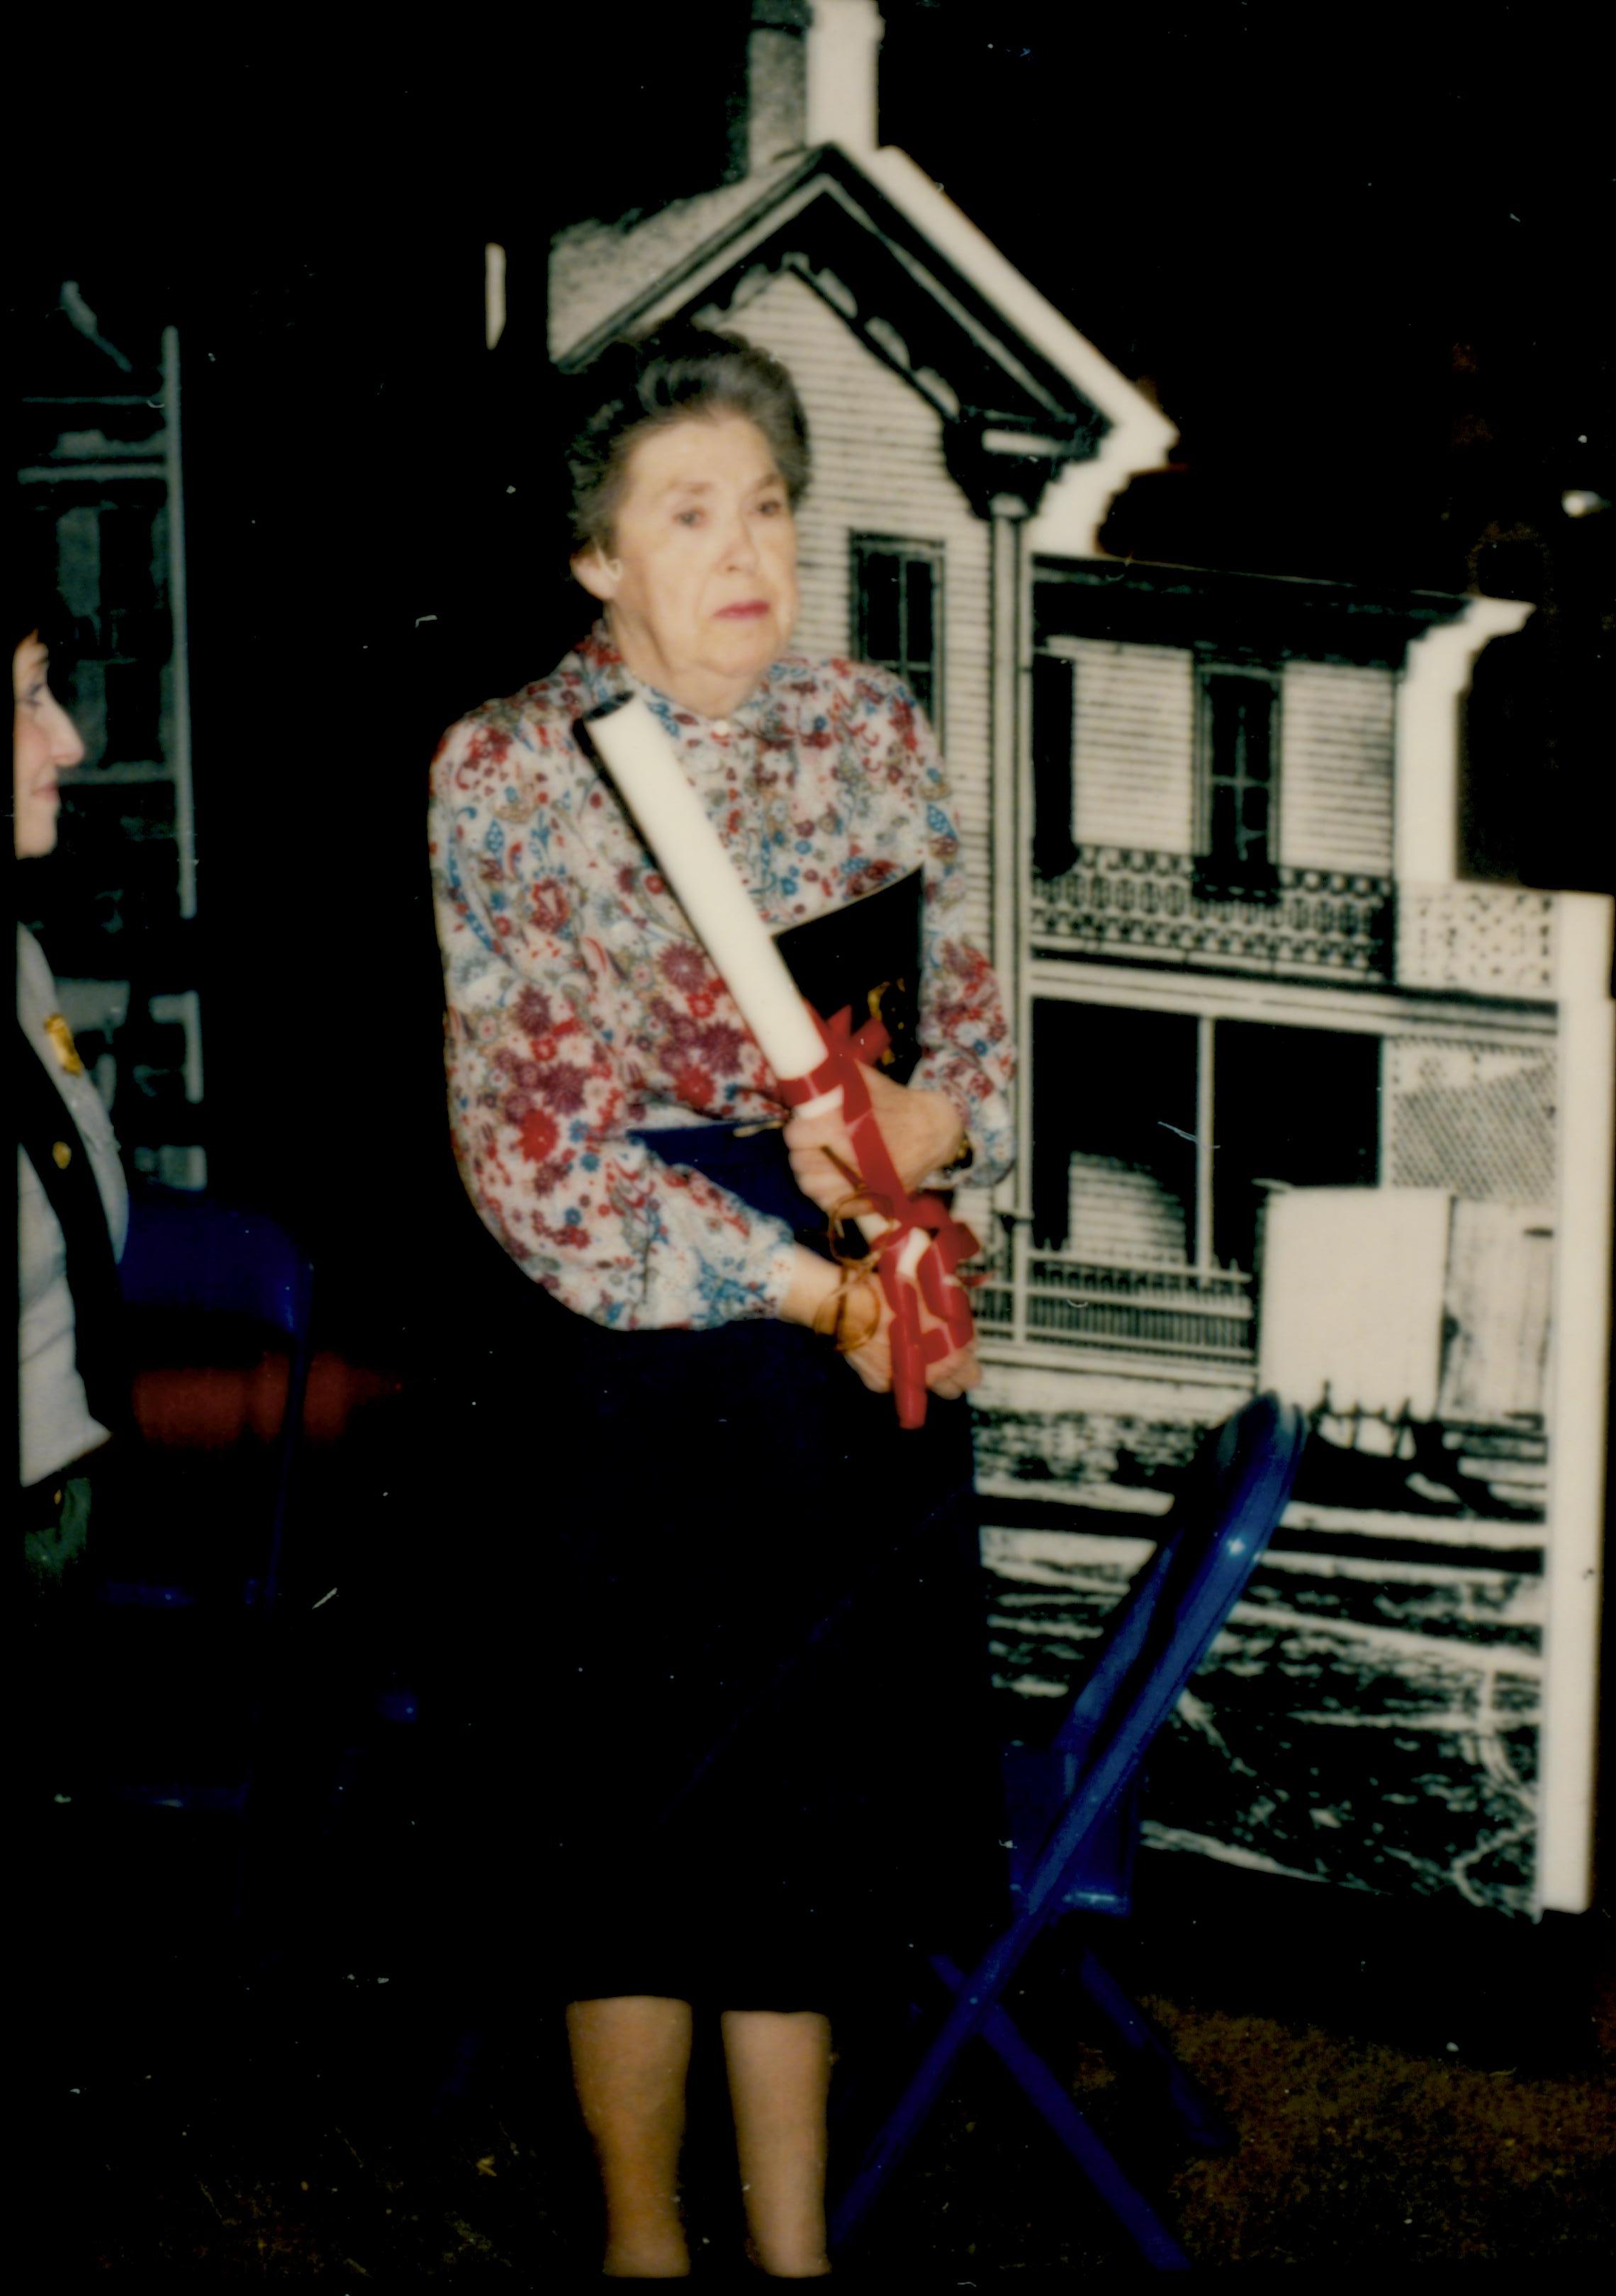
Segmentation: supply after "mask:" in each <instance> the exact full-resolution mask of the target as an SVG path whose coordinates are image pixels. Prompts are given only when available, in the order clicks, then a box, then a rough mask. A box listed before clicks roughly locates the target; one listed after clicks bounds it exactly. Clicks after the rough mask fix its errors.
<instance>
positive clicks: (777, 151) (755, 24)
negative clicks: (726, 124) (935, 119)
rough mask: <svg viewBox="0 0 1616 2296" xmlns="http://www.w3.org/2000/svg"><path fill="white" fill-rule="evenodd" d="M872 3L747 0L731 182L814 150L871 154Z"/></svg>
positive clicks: (877, 18) (876, 35)
mask: <svg viewBox="0 0 1616 2296" xmlns="http://www.w3.org/2000/svg"><path fill="white" fill-rule="evenodd" d="M881 35H882V21H881V12H880V10H879V9H878V8H877V7H876V5H875V0H752V9H751V27H750V29H749V31H748V34H747V43H746V92H745V94H744V96H743V97H742V100H741V102H740V105H739V106H738V108H737V113H736V116H735V117H734V119H732V122H731V132H730V168H731V180H732V182H733V181H734V179H735V177H737V176H742V175H752V174H755V173H757V172H758V171H759V169H760V168H767V167H770V166H772V165H773V164H774V162H775V160H782V159H784V158H785V157H786V156H787V154H788V153H790V152H802V151H806V150H808V148H809V147H810V146H811V145H813V144H816V143H840V144H841V146H842V147H843V148H844V150H846V151H849V152H855V153H857V152H873V151H874V149H875V69H876V57H877V54H878V53H879V51H880V47H881Z"/></svg>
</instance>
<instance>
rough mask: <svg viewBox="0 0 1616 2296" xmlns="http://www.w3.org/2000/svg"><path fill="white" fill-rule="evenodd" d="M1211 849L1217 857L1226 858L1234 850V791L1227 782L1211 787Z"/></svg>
mask: <svg viewBox="0 0 1616 2296" xmlns="http://www.w3.org/2000/svg"><path fill="white" fill-rule="evenodd" d="M1211 828H1212V851H1213V854H1214V855H1215V856H1216V857H1218V859H1219V860H1224V859H1227V858H1228V857H1229V856H1230V855H1232V854H1233V853H1234V851H1235V792H1234V791H1233V790H1232V789H1231V788H1230V786H1229V784H1228V783H1227V782H1218V783H1214V785H1213V789H1212V821H1211Z"/></svg>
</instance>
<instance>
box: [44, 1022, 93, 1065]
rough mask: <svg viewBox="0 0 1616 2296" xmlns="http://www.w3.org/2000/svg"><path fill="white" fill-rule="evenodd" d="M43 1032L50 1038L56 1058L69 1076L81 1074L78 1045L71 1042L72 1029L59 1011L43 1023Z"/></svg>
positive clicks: (81, 1063) (82, 1063)
mask: <svg viewBox="0 0 1616 2296" xmlns="http://www.w3.org/2000/svg"><path fill="white" fill-rule="evenodd" d="M45 1035H46V1036H47V1037H49V1038H50V1040H51V1046H52V1049H53V1051H54V1053H55V1054H56V1058H57V1059H58V1060H59V1061H60V1062H61V1063H62V1067H63V1068H64V1069H65V1070H67V1072H68V1074H69V1075H70V1076H82V1075H83V1074H84V1062H82V1061H81V1060H80V1059H79V1057H78V1046H77V1045H76V1044H75V1043H74V1042H73V1031H72V1030H71V1029H70V1028H69V1026H68V1024H67V1022H66V1021H64V1020H63V1018H62V1014H61V1013H52V1015H51V1017H50V1019H49V1020H48V1021H46V1022H45Z"/></svg>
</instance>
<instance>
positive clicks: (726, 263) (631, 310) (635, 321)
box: [551, 145, 1170, 516]
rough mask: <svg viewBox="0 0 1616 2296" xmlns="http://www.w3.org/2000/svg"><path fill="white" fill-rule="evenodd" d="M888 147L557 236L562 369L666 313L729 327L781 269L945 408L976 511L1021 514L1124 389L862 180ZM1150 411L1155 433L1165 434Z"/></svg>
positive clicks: (791, 168)
mask: <svg viewBox="0 0 1616 2296" xmlns="http://www.w3.org/2000/svg"><path fill="white" fill-rule="evenodd" d="M889 160H890V161H899V162H902V165H903V167H904V168H907V167H908V164H909V163H907V162H906V161H903V155H902V154H900V153H887V152H882V153H877V154H874V155H873V156H872V159H871V161H870V165H869V166H868V167H865V166H863V165H861V164H860V163H859V162H857V161H856V160H853V159H852V158H850V157H849V155H848V154H847V153H846V152H843V151H841V150H840V149H839V148H838V147H836V146H835V145H824V146H822V147H820V148H819V149H817V150H816V151H813V152H807V153H804V154H800V155H798V156H797V157H796V158H795V159H792V158H790V157H788V158H786V159H784V160H780V161H777V162H775V165H774V167H773V168H770V169H769V170H767V171H766V172H765V174H764V175H762V176H750V177H748V178H746V179H745V181H744V182H743V183H742V184H730V185H726V186H725V187H723V188H722V189H720V190H719V191H717V192H712V193H705V194H703V195H702V196H701V197H700V198H697V199H694V200H689V201H679V202H676V203H675V204H674V205H673V206H671V207H669V208H667V209H661V210H659V212H658V213H657V214H656V215H655V216H653V217H646V218H637V219H635V220H633V221H632V222H631V223H630V224H629V225H628V226H627V227H625V226H623V225H616V226H603V225H583V226H580V227H579V228H578V230H576V231H574V232H570V233H567V234H562V238H561V239H559V240H558V241H557V242H556V246H555V249H554V257H553V266H552V283H551V348H552V356H553V357H554V359H555V361H556V364H557V365H559V366H561V367H562V369H563V370H564V371H568V372H576V371H578V370H579V369H582V368H585V367H587V366H588V365H590V364H591V362H592V361H593V360H594V359H595V357H597V356H598V355H599V353H600V352H601V351H602V350H603V348H604V347H605V345H606V344H607V343H608V342H609V341H610V340H612V339H613V338H614V337H615V336H620V335H623V334H631V333H635V332H642V331H647V330H649V329H651V328H652V327H655V326H658V325H661V324H666V323H667V322H669V320H672V319H675V318H692V319H696V320H698V321H700V322H701V323H703V324H709V325H720V324H744V320H743V318H742V314H743V312H744V310H745V308H746V307H747V305H748V303H749V302H750V301H751V299H752V297H753V296H754V295H755V293H756V292H757V291H758V289H759V286H760V285H761V284H762V283H764V282H765V281H767V279H769V278H771V277H774V276H776V275H780V274H781V273H783V272H786V271H791V272H794V273H795V274H796V275H798V276H799V277H800V278H802V279H804V280H806V281H807V282H808V284H809V285H810V286H811V287H812V288H813V290H814V291H815V292H816V294H817V295H819V296H820V297H821V299H823V300H824V302H825V303H826V304H827V306H828V307H830V308H831V309H833V311H835V313H836V314H837V316H838V317H839V318H840V320H841V322H842V324H844V325H845V326H846V327H847V328H848V329H849V331H850V332H852V333H853V334H855V335H856V336H857V338H858V340H860V341H861V342H862V343H863V344H864V345H865V348H867V349H868V350H869V351H870V352H871V354H872V355H873V356H874V357H876V358H878V359H880V360H882V362H883V363H884V364H886V365H888V366H890V368H891V370H892V371H893V373H896V374H898V376H899V377H900V378H901V379H902V380H903V381H905V382H906V383H907V384H908V385H909V386H910V388H911V389H914V390H915V391H916V392H917V393H918V394H919V395H920V396H921V397H922V398H924V399H926V400H927V402H928V403H929V404H930V405H931V406H932V407H933V408H935V410H936V411H937V412H938V414H939V415H940V416H941V417H942V418H943V420H944V422H945V423H946V424H947V433H946V436H947V447H948V461H949V467H950V469H951V470H952V471H953V472H954V475H955V477H956V480H957V482H958V483H959V484H960V485H961V486H962V487H963V488H964V491H965V494H966V496H967V498H968V499H969V500H970V501H971V503H972V507H973V508H974V509H975V510H976V511H977V512H978V514H979V515H981V516H986V515H987V514H988V511H989V509H990V507H991V506H992V504H994V502H995V501H996V499H1005V500H1011V501H1013V502H1014V503H1015V504H1016V505H1017V507H1018V512H1019V513H1020V514H1025V513H1030V512H1036V511H1037V509H1038V505H1039V503H1040V501H1041V500H1042V497H1043V495H1044V491H1045V488H1046V486H1047V485H1048V483H1049V481H1050V480H1051V479H1052V478H1054V477H1056V476H1058V475H1059V473H1061V472H1062V471H1064V470H1065V469H1067V468H1068V467H1069V466H1070V465H1072V464H1078V463H1091V462H1094V461H1095V459H1096V458H1100V457H1103V455H1104V450H1105V447H1106V445H1107V442H1108V440H1109V439H1111V437H1112V433H1113V431H1114V430H1116V428H1117V425H1118V422H1119V420H1120V417H1121V416H1122V415H1123V414H1127V413H1128V412H1130V411H1136V410H1134V409H1133V408H1132V404H1131V403H1132V402H1133V401H1135V400H1136V398H1137V394H1136V393H1134V392H1133V391H1132V389H1131V386H1129V385H1128V384H1126V383H1125V382H1124V381H1123V379H1122V378H1121V377H1120V375H1113V374H1112V371H1111V370H1109V369H1105V368H1103V362H1101V363H1098V365H1099V367H1100V368H1101V369H1102V370H1103V374H1104V375H1105V376H1108V377H1110V379H1111V381H1112V382H1113V383H1114V385H1115V394H1114V395H1115V397H1116V399H1117V402H1118V404H1117V407H1116V409H1115V410H1114V411H1113V410H1112V408H1110V407H1109V406H1107V404H1106V403H1105V399H1106V398H1107V397H1108V396H1109V395H1110V394H1108V393H1105V392H1102V391H1099V390H1096V389H1094V388H1092V385H1085V384H1083V383H1079V381H1077V380H1076V379H1075V378H1074V373H1073V372H1072V368H1071V365H1070V363H1064V364H1063V363H1062V360H1061V359H1060V358H1059V357H1055V356H1053V355H1052V352H1051V349H1050V348H1049V347H1048V346H1047V345H1046V344H1042V343H1040V342H1039V341H1038V340H1035V338H1034V336H1033V334H1032V333H1031V332H1029V330H1028V329H1027V328H1025V327H1023V326H1020V325H1018V324H1015V323H1014V321H1013V320H1012V319H1009V318H1007V317H1006V316H1005V310H1004V308H1003V307H1001V305H1000V304H998V303H997V301H996V300H995V299H994V297H993V295H992V293H991V292H990V291H989V289H988V287H987V286H985V285H984V284H983V283H981V282H980V280H978V279H977V278H976V277H975V276H973V275H972V267H971V266H967V265H964V264H962V263H961V262H959V261H957V260H956V258H955V256H954V254H953V253H951V252H950V251H949V250H947V249H946V248H945V247H943V246H941V245H939V243H938V241H937V238H936V237H935V236H934V235H933V234H932V233H931V232H930V231H928V230H927V229H926V228H924V227H923V225H921V224H920V223H917V222H916V221H915V218H914V216H913V214H912V213H911V212H910V207H909V203H907V202H900V201H899V200H898V199H896V198H894V197H893V196H892V195H891V193H890V191H889V190H888V189H886V188H883V186H882V184H881V183H879V182H877V181H876V180H875V177H874V173H873V172H872V171H873V169H874V168H875V166H876V165H877V164H878V163H880V162H884V161H889ZM914 172H915V174H918V171H914ZM900 175H901V170H900ZM902 180H904V181H906V177H904V178H902ZM928 188H929V189H932V190H934V187H931V186H928ZM936 196H937V198H938V199H939V201H941V194H937V195H936ZM941 206H942V209H945V210H946V217H947V218H952V219H953V221H954V222H955V223H956V225H959V226H960V227H961V229H962V230H964V229H968V226H965V225H964V218H963V217H959V216H958V215H957V211H956V210H955V209H952V208H951V207H949V206H948V204H947V201H941ZM983 245H984V247H985V245H986V242H983ZM996 260H997V261H998V262H1000V263H1001V264H1002V258H996ZM1021 287H1022V290H1023V291H1024V294H1025V295H1027V296H1031V295H1032V291H1031V290H1030V289H1029V288H1028V287H1027V286H1026V283H1025V282H1021ZM1034 300H1035V301H1037V302H1039V303H1041V299H1037V298H1035V299H1034ZM1050 316H1051V317H1052V319H1053V317H1054V314H1053V313H1052V314H1051V315H1050ZM1061 324H1062V326H1064V324H1065V323H1064V322H1062V323H1061ZM1068 332H1070V330H1068ZM1073 340H1074V341H1075V340H1080V339H1078V338H1076V337H1075V336H1074V338H1073ZM1090 357H1091V358H1092V357H1094V355H1093V354H1092V353H1091V354H1090ZM1124 401H1127V402H1128V406H1125V405H1124V403H1123V402H1124ZM1139 403H1140V404H1141V405H1142V404H1143V402H1139ZM1157 421H1158V423H1159V426H1160V429H1161V432H1162V439H1163V441H1164V440H1165V439H1166V438H1167V437H1169V436H1170V432H1169V430H1168V429H1167V426H1166V425H1165V424H1160V418H1157ZM1160 443H1161V442H1156V451H1160ZM1146 459H1153V456H1147V458H1146ZM1137 466H1138V465H1137V463H1135V464H1134V465H1133V467H1137ZM1121 475H1122V474H1120V473H1119V475H1118V480H1117V481H1115V482H1114V483H1117V482H1120V477H1121Z"/></svg>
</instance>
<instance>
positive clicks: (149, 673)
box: [104, 661, 163, 765]
mask: <svg viewBox="0 0 1616 2296" xmlns="http://www.w3.org/2000/svg"><path fill="white" fill-rule="evenodd" d="M106 676H107V746H106V750H105V751H104V755H105V757H106V759H107V762H108V763H109V764H119V765H123V764H141V765H150V764H152V763H154V762H155V761H156V760H157V759H159V758H161V756H162V754H163V735H162V686H161V682H160V677H159V674H158V668H157V665H156V663H155V662H151V661H110V662H108V664H107V670H106Z"/></svg>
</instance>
